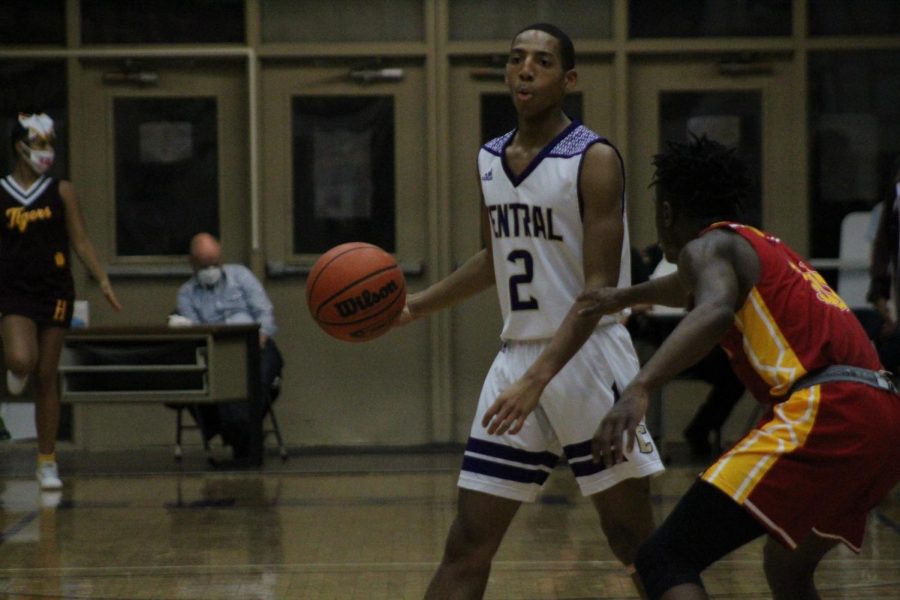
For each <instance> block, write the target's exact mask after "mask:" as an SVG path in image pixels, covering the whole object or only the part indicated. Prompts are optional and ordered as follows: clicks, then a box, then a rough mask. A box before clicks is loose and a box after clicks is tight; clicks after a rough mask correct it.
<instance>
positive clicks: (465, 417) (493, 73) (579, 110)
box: [450, 56, 613, 442]
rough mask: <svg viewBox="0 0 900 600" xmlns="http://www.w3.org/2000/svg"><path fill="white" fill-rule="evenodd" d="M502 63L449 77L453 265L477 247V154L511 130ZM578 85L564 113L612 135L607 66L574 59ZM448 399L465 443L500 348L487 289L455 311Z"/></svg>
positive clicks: (463, 68)
mask: <svg viewBox="0 0 900 600" xmlns="http://www.w3.org/2000/svg"><path fill="white" fill-rule="evenodd" d="M503 71H504V69H503V65H502V63H499V62H498V61H497V60H493V61H492V60H491V58H490V57H483V58H480V59H479V58H469V59H464V60H458V61H455V62H454V64H453V65H452V67H451V71H450V89H451V90H452V92H451V94H450V135H451V143H450V147H451V151H450V197H451V205H450V215H451V216H450V218H451V223H452V232H451V247H452V249H451V253H452V261H453V264H454V265H455V266H458V265H461V264H462V263H463V262H465V260H466V259H467V258H468V257H470V256H471V255H472V254H474V253H475V252H477V251H478V250H479V249H480V248H482V241H481V230H480V227H479V223H480V218H481V199H480V198H481V196H480V188H479V181H478V178H477V173H476V168H475V161H476V157H477V153H478V148H479V147H480V146H481V145H482V144H484V143H485V142H487V141H489V140H490V139H493V138H494V137H497V136H498V135H501V134H503V133H506V132H507V131H509V130H510V129H512V128H514V127H515V125H516V116H515V110H514V108H513V105H512V101H511V99H510V97H509V92H508V91H507V89H506V86H505V85H504V83H503ZM578 75H579V79H578V86H577V88H576V91H575V93H573V94H571V95H570V96H569V97H568V98H567V102H566V111H567V113H568V114H569V116H570V117H571V118H573V119H577V120H579V121H582V122H584V123H585V125H587V126H588V127H590V128H592V129H593V130H595V131H597V132H598V133H600V134H601V135H611V133H610V132H611V131H612V122H613V119H612V109H611V107H612V98H611V90H612V88H613V81H612V75H613V70H612V66H611V65H610V63H609V62H608V61H606V60H605V59H603V58H597V57H591V56H584V57H581V56H579V59H578ZM451 319H452V324H451V332H452V333H451V351H450V354H451V381H452V390H451V398H452V402H453V415H454V424H455V426H454V432H453V434H454V439H455V440H456V441H459V442H464V441H465V440H466V439H467V438H468V435H469V429H470V427H471V424H472V418H473V415H474V413H475V408H476V405H477V402H478V396H479V393H480V391H481V384H482V382H483V380H484V377H485V375H486V374H487V371H488V368H489V367H490V365H491V362H492V361H493V359H494V356H495V355H496V353H497V351H498V350H499V348H500V330H501V325H502V321H501V318H500V308H499V304H498V301H497V294H496V290H495V289H494V288H490V289H489V290H488V291H486V292H485V293H483V294H482V295H480V296H477V297H475V298H473V299H470V300H469V301H468V302H466V303H464V304H462V305H461V306H459V307H457V308H455V309H454V310H453V313H452V315H451Z"/></svg>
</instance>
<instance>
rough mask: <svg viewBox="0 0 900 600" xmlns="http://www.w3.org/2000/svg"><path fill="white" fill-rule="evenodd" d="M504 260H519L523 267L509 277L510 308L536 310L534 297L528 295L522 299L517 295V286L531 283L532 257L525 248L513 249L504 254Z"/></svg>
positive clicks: (532, 273) (532, 276) (516, 261)
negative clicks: (522, 271) (521, 270)
mask: <svg viewBox="0 0 900 600" xmlns="http://www.w3.org/2000/svg"><path fill="white" fill-rule="evenodd" d="M506 260H508V261H509V262H511V263H516V264H518V263H519V262H521V263H522V265H523V266H524V267H525V272H524V273H518V274H516V275H513V276H511V277H510V278H509V305H510V308H512V310H537V308H538V301H537V299H536V298H532V297H529V298H527V299H526V300H522V299H521V298H520V297H519V286H520V285H525V284H529V283H531V280H532V279H534V259H533V258H531V254H529V253H528V251H527V250H513V251H512V252H510V253H509V254H508V255H507V256H506Z"/></svg>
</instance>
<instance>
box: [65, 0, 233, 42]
mask: <svg viewBox="0 0 900 600" xmlns="http://www.w3.org/2000/svg"><path fill="white" fill-rule="evenodd" d="M81 28H82V34H81V35H82V41H83V43H85V44H132V43H144V44H191V43H198V44H214V43H229V42H235V43H238V42H243V41H244V2H243V0H191V1H190V2H184V1H183V0H142V1H141V2H110V1H109V0H81Z"/></svg>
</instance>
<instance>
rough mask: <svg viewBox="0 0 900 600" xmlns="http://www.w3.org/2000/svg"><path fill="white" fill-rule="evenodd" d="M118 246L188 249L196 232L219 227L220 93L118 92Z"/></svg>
mask: <svg viewBox="0 0 900 600" xmlns="http://www.w3.org/2000/svg"><path fill="white" fill-rule="evenodd" d="M113 112H114V117H113V118H114V122H115V164H116V171H115V173H116V175H115V177H116V253H117V254H118V255H119V256H145V255H151V256H162V255H176V256H183V255H185V254H187V249H188V246H189V244H190V240H191V237H192V236H193V235H194V234H195V233H197V232H198V231H208V232H210V233H212V234H213V235H218V234H219V169H218V153H219V147H218V138H217V132H216V112H217V111H216V100H215V99H214V98H117V99H116V100H115V101H114V105H113Z"/></svg>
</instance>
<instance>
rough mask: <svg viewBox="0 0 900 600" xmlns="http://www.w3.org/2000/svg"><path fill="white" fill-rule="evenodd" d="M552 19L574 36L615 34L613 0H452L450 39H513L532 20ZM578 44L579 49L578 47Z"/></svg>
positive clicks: (591, 36) (536, 21)
mask: <svg viewBox="0 0 900 600" xmlns="http://www.w3.org/2000/svg"><path fill="white" fill-rule="evenodd" d="M538 22H549V23H553V24H554V25H556V26H558V27H559V28H560V29H562V30H563V31H565V32H566V34H568V36H569V37H571V38H572V39H573V40H574V39H579V38H583V39H598V38H599V39H609V38H612V2H611V0H530V1H528V2H525V1H523V0H512V1H510V0H450V33H449V36H450V39H451V40H454V41H465V40H512V36H513V35H515V33H516V32H517V31H519V30H520V29H522V27H525V26H527V25H528V24H530V23H538ZM577 49H578V48H577V47H576V51H577Z"/></svg>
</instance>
